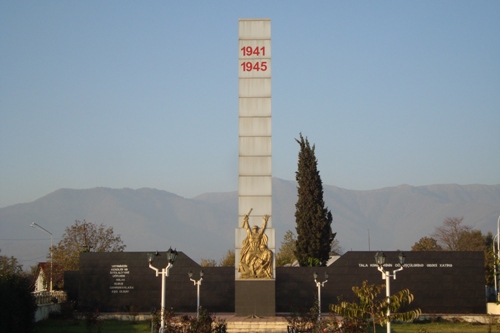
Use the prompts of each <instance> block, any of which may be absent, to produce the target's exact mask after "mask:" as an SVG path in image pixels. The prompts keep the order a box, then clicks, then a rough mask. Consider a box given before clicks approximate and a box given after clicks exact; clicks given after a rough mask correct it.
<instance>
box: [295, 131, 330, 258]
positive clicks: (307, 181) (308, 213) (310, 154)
mask: <svg viewBox="0 0 500 333" xmlns="http://www.w3.org/2000/svg"><path fill="white" fill-rule="evenodd" d="M295 141H297V143H298V144H299V145H300V151H299V159H298V170H297V172H296V174H295V178H296V180H297V191H298V200H297V203H296V204H295V208H296V211H295V222H296V224H297V225H296V230H297V241H296V250H295V257H296V258H297V260H298V262H299V264H300V266H325V265H326V262H327V261H328V258H329V256H330V247H331V244H332V241H333V239H334V238H335V234H333V233H332V227H331V224H332V213H331V212H330V211H329V210H328V208H325V202H324V201H323V184H322V182H321V177H320V175H319V171H318V161H317V159H316V156H315V153H314V150H315V146H314V145H313V146H312V147H311V146H310V144H309V141H308V140H307V137H306V138H305V139H304V138H303V137H302V134H300V140H297V139H295Z"/></svg>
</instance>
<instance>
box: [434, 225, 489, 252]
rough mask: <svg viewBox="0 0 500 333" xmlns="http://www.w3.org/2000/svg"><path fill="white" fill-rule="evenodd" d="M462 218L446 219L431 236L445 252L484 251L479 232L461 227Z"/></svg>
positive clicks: (482, 240) (464, 226)
mask: <svg viewBox="0 0 500 333" xmlns="http://www.w3.org/2000/svg"><path fill="white" fill-rule="evenodd" d="M463 220H464V218H463V217H448V218H446V219H445V220H444V221H443V225H442V226H440V227H437V228H436V231H434V233H433V234H432V235H431V236H432V237H433V238H435V239H436V240H437V241H438V244H440V245H441V247H442V248H443V250H445V251H484V247H485V243H484V237H483V235H482V234H481V231H480V230H474V229H472V227H471V226H468V225H463V224H462V222H463Z"/></svg>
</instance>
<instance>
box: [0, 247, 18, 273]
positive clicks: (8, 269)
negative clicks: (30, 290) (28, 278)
mask: <svg viewBox="0 0 500 333" xmlns="http://www.w3.org/2000/svg"><path fill="white" fill-rule="evenodd" d="M1 251H2V250H0V252H1ZM22 272H23V270H22V265H21V264H19V262H18V261H17V259H16V258H15V257H12V256H11V257H10V258H9V257H7V256H0V276H3V275H15V274H22Z"/></svg>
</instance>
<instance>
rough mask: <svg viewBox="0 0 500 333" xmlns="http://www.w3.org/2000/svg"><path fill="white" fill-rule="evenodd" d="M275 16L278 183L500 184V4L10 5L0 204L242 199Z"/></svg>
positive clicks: (0, 6)
mask: <svg viewBox="0 0 500 333" xmlns="http://www.w3.org/2000/svg"><path fill="white" fill-rule="evenodd" d="M239 18H270V19H271V24H272V56H273V59H272V70H273V72H272V90H273V99H272V101H273V176H275V177H279V178H282V179H288V180H293V179H295V171H296V169H297V154H298V149H299V146H298V144H297V143H296V142H295V140H294V139H295V138H298V137H299V133H302V134H303V135H304V136H306V137H308V139H309V141H310V142H311V143H312V144H315V145H316V157H317V158H318V168H319V170H320V175H321V177H322V180H323V183H324V184H328V185H336V186H339V187H343V188H347V189H352V190H368V189H376V188H382V187H389V186H397V185H400V184H409V185H414V186H420V185H429V184H448V183H456V184H476V183H477V184H499V183H500V1H457V0H452V1H434V0H432V1H332V0H325V1H313V2H310V1H234V0H231V1H111V0H109V1H50V0H49V1H1V2H0V207H5V206H8V205H12V204H16V203H22V202H30V201H33V200H35V199H37V198H39V197H42V196H44V195H46V194H48V193H50V192H52V191H55V190H57V189H59V188H75V189H80V188H92V187H97V186H104V187H112V188H124V187H129V188H141V187H151V188H157V189H161V190H166V191H169V192H173V193H176V194H179V195H181V196H184V197H187V198H190V197H193V196H196V195H199V194H202V193H205V192H224V191H236V190H237V182H238V175H237V172H238V171H237V168H238V158H237V156H238V141H237V138H238V59H237V58H238V19H239Z"/></svg>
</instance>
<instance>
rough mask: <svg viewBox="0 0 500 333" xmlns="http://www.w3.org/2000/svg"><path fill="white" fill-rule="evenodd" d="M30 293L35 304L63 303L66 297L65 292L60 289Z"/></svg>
mask: <svg viewBox="0 0 500 333" xmlns="http://www.w3.org/2000/svg"><path fill="white" fill-rule="evenodd" d="M31 294H32V295H33V297H35V300H36V305H44V304H53V303H64V302H66V299H67V294H66V292H65V291H62V290H56V291H38V292H34V293H31Z"/></svg>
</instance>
